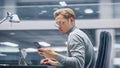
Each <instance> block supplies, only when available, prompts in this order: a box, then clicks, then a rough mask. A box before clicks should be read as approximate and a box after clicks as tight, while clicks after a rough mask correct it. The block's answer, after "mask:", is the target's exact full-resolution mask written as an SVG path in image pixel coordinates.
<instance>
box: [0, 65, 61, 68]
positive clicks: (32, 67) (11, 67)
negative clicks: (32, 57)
mask: <svg viewBox="0 0 120 68" xmlns="http://www.w3.org/2000/svg"><path fill="white" fill-rule="evenodd" d="M0 68H63V67H62V66H58V67H54V66H48V65H39V66H37V65H36V66H0Z"/></svg>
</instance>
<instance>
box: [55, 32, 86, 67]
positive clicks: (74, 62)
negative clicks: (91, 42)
mask: <svg viewBox="0 0 120 68" xmlns="http://www.w3.org/2000/svg"><path fill="white" fill-rule="evenodd" d="M68 50H69V51H70V56H69V57H66V56H63V55H60V54H59V55H58V58H57V60H58V61H59V62H60V63H61V64H62V65H64V66H65V67H66V68H67V67H68V68H84V65H85V43H84V40H83V39H82V38H81V37H79V36H78V35H74V34H73V35H70V37H69V39H68Z"/></svg>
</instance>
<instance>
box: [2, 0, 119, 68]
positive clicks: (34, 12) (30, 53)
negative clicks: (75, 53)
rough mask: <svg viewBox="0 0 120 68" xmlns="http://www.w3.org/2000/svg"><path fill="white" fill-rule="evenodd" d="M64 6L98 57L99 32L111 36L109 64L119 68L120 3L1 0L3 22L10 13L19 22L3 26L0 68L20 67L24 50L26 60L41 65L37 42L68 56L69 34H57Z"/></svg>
mask: <svg viewBox="0 0 120 68" xmlns="http://www.w3.org/2000/svg"><path fill="white" fill-rule="evenodd" d="M64 7H69V8H72V9H73V10H74V11H75V14H76V25H77V26H78V27H79V28H80V29H81V30H83V31H84V32H85V33H87V35H88V36H89V38H90V39H91V41H92V43H93V45H94V50H95V52H96V55H97V51H98V46H99V36H100V32H101V31H108V32H110V33H111V35H112V51H111V63H110V65H111V68H120V0H0V20H2V19H3V18H4V17H5V16H6V13H7V12H11V13H16V14H17V15H18V16H19V18H20V23H11V22H9V20H6V21H5V22H3V23H1V24H0V65H19V61H20V56H21V54H20V50H21V49H25V51H26V52H27V56H26V57H27V58H26V60H27V61H31V63H32V64H33V65H39V62H40V59H41V58H43V57H41V56H39V55H38V53H37V50H36V47H35V45H34V44H33V43H34V42H39V43H44V44H42V45H45V46H44V47H50V48H52V49H54V50H55V51H56V52H58V53H61V54H63V55H66V44H67V42H66V40H67V39H66V35H61V34H60V33H59V32H58V29H57V27H55V21H54V17H53V12H54V11H55V10H57V9H59V8H64ZM6 42H7V43H9V44H11V43H12V46H10V45H9V46H8V45H7V44H6ZM14 44H15V46H13V45H14Z"/></svg>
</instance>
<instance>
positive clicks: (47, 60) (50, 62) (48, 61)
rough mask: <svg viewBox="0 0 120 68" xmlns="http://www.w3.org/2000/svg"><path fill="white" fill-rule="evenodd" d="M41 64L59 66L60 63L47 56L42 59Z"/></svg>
mask: <svg viewBox="0 0 120 68" xmlns="http://www.w3.org/2000/svg"><path fill="white" fill-rule="evenodd" d="M40 64H45V65H46V64H47V65H52V66H57V65H58V62H57V61H53V60H51V59H48V58H45V59H42V60H41V62H40Z"/></svg>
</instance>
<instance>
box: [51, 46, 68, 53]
mask: <svg viewBox="0 0 120 68" xmlns="http://www.w3.org/2000/svg"><path fill="white" fill-rule="evenodd" d="M52 49H53V50H54V51H57V52H65V51H66V50H67V48H66V47H52Z"/></svg>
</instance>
